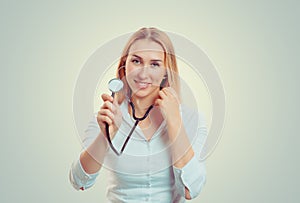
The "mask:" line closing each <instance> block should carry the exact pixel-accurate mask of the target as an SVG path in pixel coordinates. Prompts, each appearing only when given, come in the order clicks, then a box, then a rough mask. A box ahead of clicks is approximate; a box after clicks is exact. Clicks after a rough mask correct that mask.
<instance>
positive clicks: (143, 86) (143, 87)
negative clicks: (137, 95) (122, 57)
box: [134, 80, 151, 89]
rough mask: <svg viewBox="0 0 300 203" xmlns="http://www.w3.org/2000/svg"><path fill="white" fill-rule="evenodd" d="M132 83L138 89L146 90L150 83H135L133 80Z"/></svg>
mask: <svg viewBox="0 0 300 203" xmlns="http://www.w3.org/2000/svg"><path fill="white" fill-rule="evenodd" d="M134 82H135V84H136V85H137V87H138V88H139V89H146V88H147V87H149V86H150V85H151V83H149V82H142V81H137V80H134Z"/></svg>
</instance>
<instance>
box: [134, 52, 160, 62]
mask: <svg viewBox="0 0 300 203" xmlns="http://www.w3.org/2000/svg"><path fill="white" fill-rule="evenodd" d="M132 56H134V57H137V58H139V59H142V60H143V58H142V57H140V56H138V55H136V54H133V55H132ZM150 61H158V62H162V60H161V59H151V60H150Z"/></svg>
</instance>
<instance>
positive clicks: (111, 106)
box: [101, 101, 114, 112]
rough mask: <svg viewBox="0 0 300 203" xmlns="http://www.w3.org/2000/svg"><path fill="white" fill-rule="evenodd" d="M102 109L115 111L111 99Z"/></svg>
mask: <svg viewBox="0 0 300 203" xmlns="http://www.w3.org/2000/svg"><path fill="white" fill-rule="evenodd" d="M101 109H109V110H110V111H112V112H113V110H114V108H113V104H112V103H111V102H110V101H105V102H104V103H103V105H102V107H101Z"/></svg>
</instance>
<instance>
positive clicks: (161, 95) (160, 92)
mask: <svg viewBox="0 0 300 203" xmlns="http://www.w3.org/2000/svg"><path fill="white" fill-rule="evenodd" d="M158 95H159V96H160V98H162V99H163V98H166V97H167V94H166V93H165V91H164V90H163V89H162V90H160V91H159V92H158Z"/></svg>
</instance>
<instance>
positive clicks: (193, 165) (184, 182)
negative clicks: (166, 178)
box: [173, 156, 206, 198]
mask: <svg viewBox="0 0 300 203" xmlns="http://www.w3.org/2000/svg"><path fill="white" fill-rule="evenodd" d="M173 171H174V176H175V185H176V187H177V189H178V192H179V193H180V194H181V195H182V196H183V197H185V187H186V188H187V189H188V190H189V192H190V196H191V198H195V197H196V196H198V195H199V193H200V192H201V189H202V187H203V185H204V184H205V182H206V177H205V176H206V170H205V164H204V162H199V161H198V160H197V158H196V157H195V156H193V158H192V159H191V160H190V161H189V162H188V163H187V164H186V165H185V166H184V167H183V168H181V169H180V168H177V167H175V166H173Z"/></svg>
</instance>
